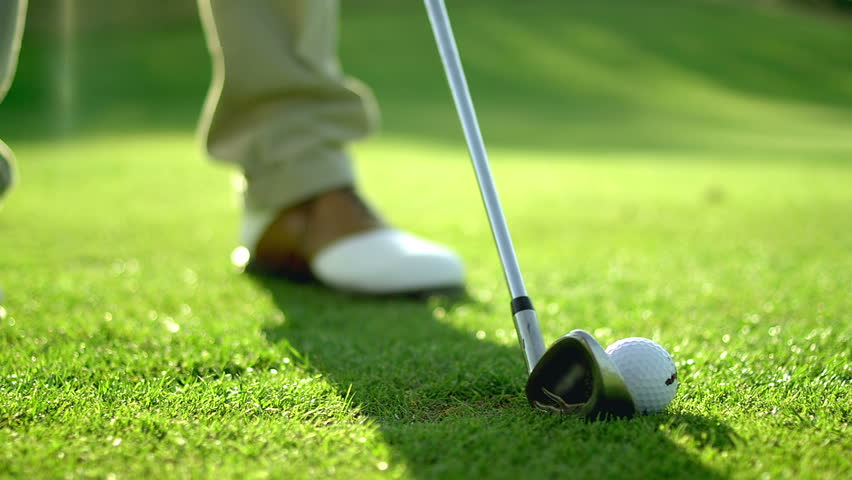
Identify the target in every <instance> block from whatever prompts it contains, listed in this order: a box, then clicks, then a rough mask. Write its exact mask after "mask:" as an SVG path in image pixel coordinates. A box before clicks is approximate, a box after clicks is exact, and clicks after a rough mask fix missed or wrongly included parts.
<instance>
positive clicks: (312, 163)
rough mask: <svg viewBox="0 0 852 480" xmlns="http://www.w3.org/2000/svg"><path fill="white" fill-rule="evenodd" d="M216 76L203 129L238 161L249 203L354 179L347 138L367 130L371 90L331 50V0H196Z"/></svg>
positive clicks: (307, 194) (259, 206) (291, 198)
mask: <svg viewBox="0 0 852 480" xmlns="http://www.w3.org/2000/svg"><path fill="white" fill-rule="evenodd" d="M199 3H200V7H201V15H202V20H203V23H204V26H205V30H206V32H207V39H208V45H209V46H210V50H211V53H212V56H213V61H214V80H213V85H212V87H211V91H210V94H209V96H208V101H207V106H206V108H205V113H204V118H203V119H202V137H203V139H204V142H205V144H206V147H207V149H208V151H209V153H210V154H211V155H212V156H213V157H214V158H216V159H219V160H222V161H226V162H232V163H236V164H238V165H239V166H240V167H241V168H242V171H243V173H244V175H245V178H246V199H245V200H246V206H247V207H248V208H249V209H252V210H268V209H278V208H281V207H286V206H290V205H294V204H296V203H298V202H300V201H303V200H306V199H308V198H311V197H313V196H315V195H316V194H318V193H320V192H323V191H327V190H331V189H334V188H339V187H344V186H350V185H352V184H353V183H354V174H353V171H352V167H351V164H350V160H349V158H348V156H347V154H346V153H345V152H344V145H345V144H346V143H347V142H349V141H351V140H354V139H356V138H359V137H362V136H364V135H366V134H367V133H368V132H369V130H370V128H371V125H372V123H373V121H372V117H373V116H374V112H375V111H376V109H375V107H374V103H373V99H372V97H371V95H370V93H369V91H368V90H367V89H366V88H364V87H363V86H360V85H359V84H357V83H356V82H355V81H353V80H351V79H348V78H346V77H344V75H343V73H342V71H341V69H340V66H339V63H338V60H337V21H338V18H337V17H338V11H337V10H338V2H337V0H277V1H276V0H253V1H251V2H235V1H233V0H199Z"/></svg>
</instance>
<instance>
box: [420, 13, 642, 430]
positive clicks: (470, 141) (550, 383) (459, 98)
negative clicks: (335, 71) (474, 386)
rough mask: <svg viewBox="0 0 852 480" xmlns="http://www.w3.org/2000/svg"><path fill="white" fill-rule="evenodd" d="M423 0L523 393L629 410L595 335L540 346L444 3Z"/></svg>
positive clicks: (591, 413)
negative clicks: (505, 294)
mask: <svg viewBox="0 0 852 480" xmlns="http://www.w3.org/2000/svg"><path fill="white" fill-rule="evenodd" d="M424 1H425V4H426V10H427V12H428V15H429V21H430V22H431V24H432V31H433V33H434V34H435V41H436V43H437V44H438V50H439V52H440V55H441V60H442V62H443V65H444V71H445V73H446V76H447V80H448V81H449V84H450V90H451V91H452V95H453V100H454V101H455V105H456V110H457V111H458V115H459V119H460V120H461V124H462V129H463V130H464V136H465V139H466V141H467V147H468V150H469V152H470V157H471V160H472V161H473V168H474V171H475V172H476V178H477V181H478V183H479V190H480V193H481V194H482V200H483V203H484V204H485V211H486V213H487V214H488V220H489V222H490V224H491V232H492V234H493V236H494V241H495V243H496V245H497V252H498V254H499V256H500V262H501V264H502V266H503V274H504V275H505V277H506V283H507V284H508V287H509V294H510V295H511V297H512V302H511V307H512V315H513V316H514V323H515V329H516V331H517V333H518V341H519V342H520V344H521V349H522V350H523V352H524V360H525V361H526V365H527V369H528V371H529V379H528V380H527V385H526V396H527V399H528V400H529V402H530V405H531V406H533V407H535V408H538V409H541V410H545V411H549V412H554V413H562V414H572V415H577V416H582V417H588V418H602V417H607V416H630V415H633V414H634V413H635V406H634V402H633V399H632V397H631V395H630V392H629V391H628V389H627V386H626V385H625V383H624V379H623V378H622V377H621V374H620V373H619V372H618V369H617V368H616V366H615V364H614V363H612V361H611V360H610V359H609V356H608V355H607V354H606V352H605V351H604V349H603V347H601V345H600V344H599V343H598V342H597V340H595V339H594V337H592V336H591V335H590V334H588V333H586V332H584V331H582V330H574V331H572V332H570V333H568V334H567V335H564V336H563V337H561V338H560V339H559V340H557V341H556V342H555V343H554V344H553V345H551V347H550V348H548V349H545V345H544V339H543V338H542V335H541V330H540V328H539V324H538V318H537V316H536V312H535V309H534V308H533V304H532V301H531V300H530V298H529V296H527V291H526V287H525V286H524V280H523V277H522V275H521V270H520V267H519V265H518V259H517V257H516V255H515V249H514V247H513V245H512V239H511V236H510V235H509V228H508V226H507V224H506V218H505V216H504V215H503V209H502V207H501V206H500V199H499V198H498V196H497V189H496V187H495V185H494V179H493V177H492V175H491V168H490V166H489V164H488V156H487V154H486V152H485V145H484V142H483V140H482V134H481V132H480V130H479V124H478V122H477V120H476V113H475V111H474V109H473V101H472V100H471V98H470V92H469V90H468V86H467V81H466V80H465V76H464V71H463V69H462V64H461V60H460V58H459V53H458V49H457V47H456V42H455V38H454V37H453V32H452V28H451V26H450V20H449V17H448V15H447V9H446V6H445V5H444V1H443V0H424Z"/></svg>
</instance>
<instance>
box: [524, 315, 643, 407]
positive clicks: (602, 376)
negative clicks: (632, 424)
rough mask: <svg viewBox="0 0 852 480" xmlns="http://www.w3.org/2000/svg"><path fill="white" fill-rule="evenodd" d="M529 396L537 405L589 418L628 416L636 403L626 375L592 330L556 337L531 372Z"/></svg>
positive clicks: (527, 390) (528, 383)
mask: <svg viewBox="0 0 852 480" xmlns="http://www.w3.org/2000/svg"><path fill="white" fill-rule="evenodd" d="M526 394H527V399H528V400H529V402H530V405H532V406H533V407H535V408H538V409H540V410H545V411H548V412H552V413H559V414H565V415H574V416H579V417H585V418H589V419H599V418H605V417H611V416H612V417H629V416H632V415H633V414H634V413H636V407H635V405H634V402H633V397H631V396H630V391H629V390H628V389H627V385H626V384H625V383H624V379H623V378H622V377H621V374H620V373H619V372H618V369H617V368H616V367H615V364H613V363H612V361H611V360H610V359H609V355H607V353H606V352H605V351H604V349H603V347H601V345H600V344H599V343H598V341H597V340H595V338H594V337H592V336H591V335H590V334H588V333H587V332H585V331H583V330H574V331H572V332H571V333H569V334H567V335H565V336H563V337H562V338H560V339H559V340H557V341H556V342H555V343H554V344H553V345H551V346H550V348H548V349H547V351H546V352H545V353H544V355H543V356H542V357H541V359H540V360H539V361H538V363H537V364H536V366H535V367H534V368H533V370H532V372H531V373H530V377H529V380H527V388H526Z"/></svg>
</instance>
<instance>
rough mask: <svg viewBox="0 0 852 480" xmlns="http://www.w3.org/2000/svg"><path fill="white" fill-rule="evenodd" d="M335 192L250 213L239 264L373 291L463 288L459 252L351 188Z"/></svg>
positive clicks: (357, 290) (237, 258) (245, 221)
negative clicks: (377, 208)
mask: <svg viewBox="0 0 852 480" xmlns="http://www.w3.org/2000/svg"><path fill="white" fill-rule="evenodd" d="M331 197H332V198H328V197H326V199H322V200H319V202H322V205H312V203H311V202H312V201H309V202H307V203H305V204H302V205H300V206H296V207H294V208H292V209H289V210H288V211H285V212H284V213H283V214H279V213H275V212H258V211H253V212H252V211H246V212H245V214H244V217H243V224H242V244H243V248H242V249H238V250H237V251H235V253H236V252H240V253H237V254H236V255H235V258H234V263H236V264H240V263H247V264H248V266H249V267H253V268H255V269H257V270H262V271H268V272H270V273H273V274H280V275H282V276H285V277H296V278H298V277H305V276H312V277H314V278H315V279H317V280H319V281H320V282H321V283H323V284H325V285H327V286H329V287H332V288H335V289H338V290H342V291H347V292H353V293H361V294H369V295H393V294H409V293H428V292H435V291H444V290H454V289H461V288H463V287H464V267H463V265H462V261H461V259H460V258H459V256H458V255H457V254H456V253H455V252H453V251H452V250H450V249H449V248H447V247H444V246H442V245H438V244H436V243H433V242H430V241H428V240H425V239H423V238H420V237H417V236H415V235H412V234H410V233H407V232H404V231H401V230H398V229H396V228H393V227H388V226H386V225H384V223H383V222H381V221H380V220H378V219H377V218H376V217H375V215H374V214H373V213H372V212H371V211H370V210H369V208H368V207H366V206H365V205H364V204H363V202H361V200H360V198H358V197H357V194H355V193H354V192H352V191H351V190H344V191H338V192H332V193H331ZM353 200H354V201H353ZM353 207H354V208H353ZM338 215H339V217H338ZM342 217H346V218H342ZM320 223H323V224H324V225H318V224H320ZM341 224H348V225H347V226H345V227H340V225H341ZM320 237H322V238H320ZM261 244H262V245H261ZM305 273H307V274H309V275H304V274H305Z"/></svg>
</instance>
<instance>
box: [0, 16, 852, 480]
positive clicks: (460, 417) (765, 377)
mask: <svg viewBox="0 0 852 480" xmlns="http://www.w3.org/2000/svg"><path fill="white" fill-rule="evenodd" d="M382 3H386V2H379V1H371V2H365V4H366V6H364V7H363V8H362V9H361V10H356V9H355V8H349V9H346V8H344V19H345V22H344V35H345V36H344V38H352V39H353V40H352V41H351V42H344V45H343V52H344V54H345V57H344V58H346V59H348V60H347V61H346V63H347V65H348V66H349V67H350V68H351V70H352V72H353V73H355V74H357V75H358V76H359V77H361V78H362V79H364V80H367V81H368V82H369V83H370V84H372V85H374V86H375V87H376V90H377V93H378V95H379V99H380V101H381V103H382V106H383V107H384V108H383V109H384V111H385V119H384V124H385V125H386V127H385V129H384V130H383V133H382V134H381V135H379V136H378V137H375V138H372V139H371V140H369V141H367V142H364V143H359V144H357V145H356V146H355V147H354V154H355V156H356V157H357V158H358V170H359V172H360V175H361V178H362V182H363V190H364V191H365V192H367V194H368V196H369V198H370V199H371V200H372V201H373V202H374V203H375V204H376V205H378V206H379V207H380V208H381V210H382V211H383V212H384V213H385V215H386V216H387V217H388V219H390V220H391V221H392V222H393V223H395V224H398V225H400V226H402V227H404V228H407V229H410V230H413V231H415V232H416V233H419V234H422V235H424V236H427V237H429V238H433V239H437V240H440V241H442V242H444V243H447V244H449V245H452V246H453V247H454V248H456V249H457V250H458V251H459V252H460V254H461V255H462V256H463V258H464V260H465V262H466V266H467V269H468V293H467V295H466V296H464V297H461V298H447V297H434V298H430V299H426V300H414V299H371V298H361V297H352V296H347V295H342V294H336V293H331V292H329V291H327V290H324V289H321V288H319V287H317V286H313V285H297V284H292V283H288V282H286V281H283V280H278V279H272V278H261V277H252V276H248V275H243V274H240V273H238V272H236V271H235V270H234V269H233V268H232V267H231V266H230V265H229V262H228V258H229V255H230V252H231V249H232V248H233V247H234V246H235V245H236V243H235V242H236V238H237V233H236V232H237V226H238V222H239V203H238V201H237V198H236V196H235V195H234V194H232V193H231V183H232V178H231V177H232V173H233V172H231V171H229V170H227V169H225V168H222V167H219V166H211V165H209V164H207V163H205V160H204V158H203V156H202V154H201V153H200V152H199V149H198V146H197V143H196V141H195V139H194V137H193V134H192V127H193V126H192V118H193V116H194V112H195V111H196V109H197V107H198V102H200V100H201V98H202V95H203V89H204V88H205V82H206V78H207V77H206V75H207V71H206V70H205V69H206V68H207V66H206V63H205V62H206V58H205V57H204V56H203V55H204V50H203V48H204V47H203V43H202V40H201V37H200V36H199V34H198V31H197V30H195V29H194V28H193V27H192V26H188V27H186V28H175V29H165V30H163V31H157V32H154V33H152V34H150V35H151V39H150V41H149V42H147V43H146V45H147V47H148V48H141V47H139V43H138V41H137V40H138V38H141V35H142V34H138V35H139V37H137V36H134V35H136V34H117V33H115V32H113V33H109V34H107V33H99V34H94V33H93V34H92V37H91V38H89V39H83V40H81V45H84V46H85V45H89V46H90V50H87V51H89V52H98V50H97V49H98V48H101V49H102V50H101V51H99V52H100V53H89V54H88V55H91V56H92V58H89V57H87V56H86V55H87V54H85V53H81V54H80V55H81V56H80V58H79V59H78V61H79V62H83V63H85V64H87V63H86V62H89V61H92V59H93V58H95V57H97V58H99V59H100V61H101V62H103V64H104V65H106V66H105V67H104V68H108V66H109V65H118V64H121V65H135V67H134V68H137V70H129V71H127V70H121V71H120V72H119V73H116V74H115V75H116V76H117V77H118V78H122V79H124V80H126V84H127V85H129V86H120V85H119V86H116V87H115V88H116V89H117V90H116V91H115V92H107V93H105V94H104V95H103V96H99V95H98V94H97V93H96V92H97V88H98V83H97V82H98V79H100V78H102V76H99V75H96V74H94V73H91V72H89V73H87V72H86V71H82V72H81V73H80V75H81V81H80V85H81V86H80V89H81V90H80V91H81V93H80V102H81V104H80V106H79V110H78V111H77V112H76V114H75V115H78V116H79V123H80V130H79V131H76V132H74V133H73V134H72V135H69V136H66V137H64V138H63V137H61V136H58V135H55V134H53V133H55V132H53V131H52V130H51V135H48V134H44V135H40V134H39V133H38V132H39V131H40V129H41V128H44V129H48V127H47V125H48V120H49V119H53V118H54V117H53V116H52V115H49V114H50V112H49V110H50V107H49V106H48V105H43V104H38V105H40V106H39V108H33V109H28V108H27V107H26V105H27V101H28V100H29V99H35V98H38V96H39V94H40V93H39V92H42V90H41V88H42V87H40V86H39V85H40V84H39V83H38V81H37V80H38V78H39V75H38V72H39V69H38V68H39V67H38V65H40V64H39V63H38V62H39V61H40V60H39V59H43V58H47V57H49V52H50V47H49V45H48V44H42V43H38V42H35V41H34V42H33V43H31V44H29V46H28V45H26V44H25V50H24V52H25V53H27V52H29V54H30V58H31V59H33V60H31V61H30V63H27V61H24V63H22V67H21V69H22V70H21V75H22V76H21V77H20V78H19V80H21V79H23V80H22V82H23V83H21V84H20V85H16V87H15V88H16V89H17V90H13V92H12V96H10V99H9V102H8V109H6V110H5V111H4V108H6V107H7V106H6V104H4V105H3V106H0V133H2V134H3V137H2V138H4V139H5V140H7V141H8V142H9V143H10V144H11V145H12V146H13V147H14V148H15V150H16V153H17V155H18V157H19V159H20V163H21V171H22V177H23V180H24V182H22V184H21V185H20V186H19V188H17V189H16V190H15V191H14V192H13V194H12V196H11V197H10V199H9V201H8V202H7V203H6V204H4V206H3V209H2V210H0V289H2V292H3V293H2V296H0V305H1V306H2V307H0V446H2V448H0V478H7V477H8V478H38V477H44V478H63V477H68V478H174V477H204V478H293V479H297V478H306V479H307V478H326V477H330V478H346V479H351V478H403V479H431V478H436V479H437V478H441V479H443V478H507V479H509V478H511V479H516V478H577V479H582V478H614V479H636V478H703V479H728V478H733V479H751V478H759V479H763V478H788V479H823V478H848V477H849V476H850V475H852V465H850V459H849V458H850V457H849V451H852V440H850V431H849V421H850V416H852V407H850V405H852V399H850V382H852V374H851V373H850V363H852V360H851V359H850V346H849V345H850V342H852V325H850V323H852V322H850V311H852V296H850V285H852V135H850V134H849V132H852V81H850V80H852V67H850V65H852V53H850V52H852V50H849V49H847V48H843V47H842V45H849V44H850V42H852V34H850V29H849V28H848V27H849V25H848V23H846V24H843V23H838V22H836V21H832V20H826V19H820V18H814V17H802V16H798V15H791V14H782V13H772V12H768V13H767V12H764V11H758V10H755V11H752V10H743V9H741V7H738V6H730V5H727V4H724V3H708V4H695V5H697V6H695V7H694V9H690V8H677V7H675V6H674V5H675V4H674V3H671V4H670V3H669V2H655V3H654V5H656V4H657V3H659V5H660V6H657V7H653V8H652V7H648V8H649V9H651V11H648V10H644V9H639V7H632V6H630V5H631V4H630V3H629V2H625V3H621V2H617V5H619V6H621V7H622V8H619V9H615V8H613V9H607V8H604V7H602V6H598V5H597V4H596V3H594V2H588V3H584V2H580V3H578V4H576V5H574V7H573V8H568V7H559V6H560V5H562V2H556V1H553V2H541V3H542V4H546V5H549V6H550V7H552V8H551V9H550V10H548V9H547V8H532V7H529V8H521V7H520V6H518V5H520V3H517V2H509V1H505V2H502V1H501V2H492V3H493V4H494V6H493V8H490V9H487V10H486V8H485V7H484V6H483V7H475V6H465V7H457V8H456V10H451V14H453V13H456V16H455V17H454V18H458V20H457V21H456V23H457V29H458V30H459V33H458V37H459V41H460V42H461V47H462V52H463V53H464V52H465V51H466V50H468V51H470V52H471V55H470V64H471V66H470V74H469V76H470V77H471V78H470V79H471V84H472V85H471V86H472V88H473V92H474V96H475V97H476V100H477V101H478V105H481V108H479V110H480V115H481V117H482V122H483V128H484V130H485V133H486V141H487V142H489V145H490V146H491V149H490V150H491V152H490V153H491V157H492V160H493V162H494V165H493V167H494V172H495V176H496V180H497V182H498V187H499V190H500V193H501V196H502V197H503V201H504V207H505V209H506V213H507V217H508V219H509V222H510V227H511V228H512V230H513V235H514V239H515V245H516V248H517V250H518V255H519V258H520V261H521V266H522V267H523V269H524V272H525V278H526V280H527V283H528V288H529V291H530V295H531V296H532V297H533V301H534V302H535V304H536V306H537V307H538V309H539V311H540V316H541V321H542V328H543V330H544V334H545V338H546V340H547V341H552V340H553V339H555V338H556V337H557V336H558V335H560V334H563V333H565V332H567V331H569V330H571V329H574V328H583V329H586V330H588V331H590V332H592V333H594V334H595V335H596V336H597V338H598V339H599V340H600V341H601V342H602V343H603V344H605V345H606V344H609V343H611V342H613V341H615V340H617V339H619V338H622V337H627V336H646V337H650V338H653V339H654V340H656V341H658V342H660V343H661V344H663V345H664V346H666V347H667V348H668V349H669V351H670V352H671V353H672V354H673V356H674V358H675V361H676V363H677V366H678V369H679V375H680V379H681V389H680V391H679V393H678V395H677V397H676V399H675V401H674V402H673V404H672V405H671V407H670V408H669V409H668V410H667V411H666V412H664V413H661V414H658V415H654V416H649V417H641V418H634V419H630V420H619V421H613V422H602V423H586V422H582V421H579V420H576V419H572V418H560V417H554V416H550V415H546V414H543V413H540V412H535V411H532V410H530V409H529V407H528V406H527V405H526V401H525V399H524V397H523V393H522V391H523V385H524V381H525V372H524V366H523V361H522V356H521V353H520V350H519V348H518V346H517V340H516V338H515V334H514V331H513V327H512V324H511V316H510V314H509V307H508V299H507V293H506V291H505V286H504V283H503V280H502V274H501V273H500V272H501V271H500V268H499V264H498V260H497V256H496V254H495V253H494V248H493V244H492V241H491V237H490V233H489V230H488V226H487V223H486V220H485V216H484V212H483V209H482V206H481V203H480V200H479V196H478V193H477V190H476V187H475V182H474V177H473V173H472V170H471V168H470V166H469V161H468V159H467V154H466V152H465V150H464V145H463V143H462V139H461V135H460V133H459V132H458V128H457V127H456V123H455V122H456V120H455V116H454V112H453V110H452V106H451V103H450V99H449V92H448V91H447V88H446V85H445V83H444V80H443V78H442V77H441V75H442V74H441V71H440V66H439V63H438V59H437V56H436V54H435V53H434V46H433V45H431V43H430V42H431V40H430V37H429V32H428V25H427V24H426V23H425V22H426V20H425V16H424V14H423V12H422V11H421V8H420V7H421V6H420V5H417V4H416V3H417V2H414V3H415V5H410V6H394V7H388V6H385V7H382V6H381V5H382ZM677 3H678V4H679V3H680V2H677ZM687 4H689V5H692V4H691V3H689V2H687ZM347 5H348V4H347ZM559 8H564V10H560V9H559ZM654 8H656V9H664V8H669V10H666V11H667V12H668V13H667V14H666V15H663V14H660V13H659V12H660V10H654ZM554 9H555V10H554ZM554 11H555V12H559V13H560V15H555V14H554V13H553V12H554ZM654 11H657V13H658V14H657V15H652V13H653V12H654ZM701 12H704V13H706V14H708V15H709V13H713V15H727V17H724V18H728V21H727V23H725V25H726V26H725V28H721V27H718V26H716V24H714V23H713V22H711V21H710V20H708V18H711V17H709V16H707V15H701V14H700V13H701ZM708 12H709V13H708ZM643 15H644V16H643ZM637 18H638V19H644V20H646V22H635V21H634V19H637ZM712 18H717V17H712ZM719 18H722V17H719ZM755 25H756V26H757V27H754V28H758V27H761V28H766V29H770V30H767V31H768V32H776V33H778V34H779V35H781V34H784V35H786V37H784V38H788V39H790V42H789V44H787V45H788V47H786V48H787V50H785V49H783V48H782V47H780V46H778V45H777V44H776V43H775V42H773V41H771V39H770V38H768V37H767V38H763V39H761V38H762V37H760V36H755V34H754V33H753V32H751V31H750V29H749V27H750V26H752V27H753V26H755ZM666 26H669V27H671V28H672V31H673V32H675V33H678V32H680V33H679V35H681V37H678V38H682V39H683V41H672V42H668V41H666V40H665V38H664V37H659V36H658V35H659V34H658V33H655V31H656V29H660V28H664V27H666ZM772 28H775V29H777V30H771V29H772ZM490 31H494V32H502V33H500V35H496V34H495V35H494V36H488V32H490ZM690 31H692V32H703V35H697V34H696V35H689V34H688V33H689V32H690ZM406 32H410V39H408V40H406V41H405V42H403V41H402V40H400V41H399V42H397V43H393V42H390V43H389V42H388V41H387V39H386V38H384V37H383V35H385V34H386V35H389V36H391V37H393V38H399V39H403V38H407V37H406V36H405V35H406ZM99 35H100V36H99ZM106 35H110V36H108V37H105V36H106ZM346 35H348V37H347V36H346ZM767 35H768V34H767ZM557 37H558V38H564V39H565V40H564V41H558V40H556V38H557ZM102 38H110V39H112V41H113V42H116V44H117V45H119V46H123V47H124V48H116V49H115V50H110V49H109V48H107V46H105V45H106V42H103V41H100V40H99V39H102ZM746 38H750V39H751V41H753V42H758V43H759V46H753V47H750V48H743V50H737V47H738V46H741V45H743V42H744V39H746ZM87 42H88V43H87ZM122 42H123V43H122ZM844 42H845V43H844ZM510 44H511V45H510ZM495 45H496V46H495ZM169 46H172V47H173V48H174V51H173V52H172V55H174V57H173V58H175V59H176V60H172V61H171V62H170V63H169V65H171V69H165V70H164V72H167V73H163V74H162V75H157V74H154V73H152V71H153V70H152V71H148V70H146V69H145V66H146V65H147V64H146V63H145V59H148V58H149V55H151V54H152V53H151V52H162V51H165V50H167V49H168V47H169ZM27 48H29V50H27ZM509 48H518V49H519V50H518V51H519V52H527V53H526V54H524V55H521V54H517V55H512V56H508V57H507V56H506V55H502V54H501V51H502V52H505V51H506V49H509ZM726 48H728V49H731V51H732V52H734V53H731V54H730V55H727V54H724V52H725V49H726ZM776 50H777V51H776ZM375 55H378V56H381V57H382V67H383V68H375V67H371V65H375V61H374V60H373V57H371V56H375ZM750 56H753V57H754V58H751V57H750ZM170 58H172V57H170ZM739 58H741V59H743V61H744V62H746V64H747V66H742V65H740V63H739V61H740V60H738V59H739ZM508 59H511V60H512V61H513V62H516V66H513V65H511V64H508V63H509V62H508ZM122 62H126V63H122ZM624 62H628V63H624ZM629 62H635V65H633V64H631V63H629ZM625 65H630V66H631V68H634V70H629V69H627V66H625ZM181 68H183V70H181ZM752 68H753V69H754V71H752V70H750V69H752ZM625 69H627V70H629V72H632V73H630V74H629V75H628V74H626V73H625V74H624V75H621V74H620V73H619V72H621V71H625ZM168 72H170V73H168ZM744 72H746V73H744ZM749 72H751V73H753V74H754V75H751V73H749ZM766 72H768V73H766ZM583 75H586V76H585V77H584V76H583ZM125 77H126V78H125ZM172 77H174V78H172ZM761 79H763V80H761ZM768 79H772V80H768ZM170 82H177V85H178V86H177V87H175V88H176V89H177V92H175V91H166V90H165V89H167V88H168V85H169V84H170ZM643 85H644V87H643ZM645 87H647V88H645ZM134 88H135V89H137V90H138V91H137V90H134ZM122 89H124V90H125V91H122ZM139 92H145V95H148V96H149V97H150V99H149V102H148V103H147V104H145V103H142V102H141V101H140V102H136V103H134V101H135V100H134V95H137V94H138V95H140V96H141V95H142V93H139ZM158 92H160V93H158ZM120 94H125V96H124V97H122V96H121V95H120ZM120 98H125V99H126V102H128V103H127V104H122V103H121V101H120V100H119V99H120ZM158 112H159V113H161V114H162V115H163V117H164V118H163V121H162V122H157V121H156V119H157V115H158ZM54 113H55V112H54ZM48 130H49V129H48ZM4 132H9V133H4Z"/></svg>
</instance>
